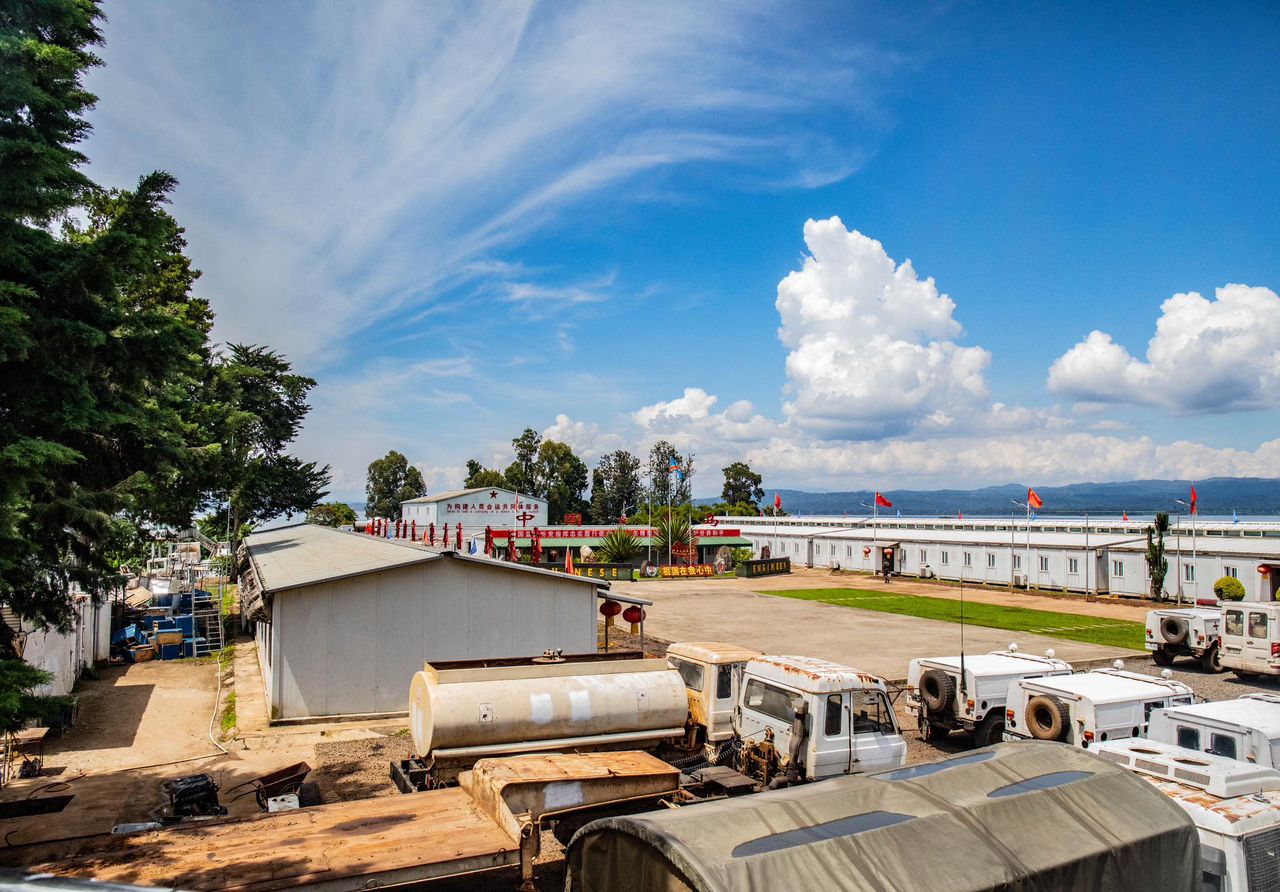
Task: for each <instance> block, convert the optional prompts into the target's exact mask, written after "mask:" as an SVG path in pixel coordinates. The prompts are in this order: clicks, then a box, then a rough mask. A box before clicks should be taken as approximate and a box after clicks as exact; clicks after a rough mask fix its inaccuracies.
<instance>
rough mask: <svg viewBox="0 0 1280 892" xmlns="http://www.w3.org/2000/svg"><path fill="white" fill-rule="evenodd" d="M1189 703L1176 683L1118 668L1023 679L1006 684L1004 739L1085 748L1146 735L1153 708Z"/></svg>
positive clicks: (1189, 695) (1184, 688) (1188, 696)
mask: <svg viewBox="0 0 1280 892" xmlns="http://www.w3.org/2000/svg"><path fill="white" fill-rule="evenodd" d="M1117 662H1118V661H1117ZM1164 672H1165V674H1166V675H1172V673H1171V672H1169V670H1168V669H1165V670H1164ZM1193 702H1195V694H1194V692H1193V691H1192V690H1191V688H1189V687H1188V686H1187V685H1185V684H1183V683H1182V682H1180V681H1173V680H1172V679H1171V678H1154V677H1152V676H1150V675H1140V674H1138V673H1136V672H1126V671H1124V670H1123V669H1121V668H1115V669H1097V670H1094V671H1093V672H1077V673H1076V674H1075V675H1064V676H1059V677H1053V678H1022V679H1018V680H1017V681H1014V682H1012V683H1011V684H1010V685H1009V694H1008V697H1007V699H1006V703H1005V711H1004V715H1005V729H1004V739H1005V740H1029V739H1034V740H1054V741H1059V742H1061V743H1069V744H1071V745H1072V746H1080V747H1087V746H1089V745H1090V744H1091V743H1093V742H1094V741H1103V740H1118V739H1123V738H1126V737H1145V736H1146V731H1147V723H1148V722H1149V721H1150V720H1151V714H1152V713H1153V712H1154V711H1155V710H1157V709H1161V708H1163V707H1166V706H1179V705H1189V704H1191V703H1193Z"/></svg>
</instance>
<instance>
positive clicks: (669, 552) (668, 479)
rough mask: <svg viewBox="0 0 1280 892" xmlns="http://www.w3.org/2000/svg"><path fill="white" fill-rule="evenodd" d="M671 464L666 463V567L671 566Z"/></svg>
mask: <svg viewBox="0 0 1280 892" xmlns="http://www.w3.org/2000/svg"><path fill="white" fill-rule="evenodd" d="M671 530H672V523H671V463H670V462H668V463H667V566H668V567H669V566H671Z"/></svg>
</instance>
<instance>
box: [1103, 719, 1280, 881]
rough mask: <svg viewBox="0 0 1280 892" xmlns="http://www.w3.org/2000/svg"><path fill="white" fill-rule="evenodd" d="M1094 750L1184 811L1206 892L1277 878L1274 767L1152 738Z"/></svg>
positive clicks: (1279, 832)
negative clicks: (1197, 846) (1192, 827)
mask: <svg viewBox="0 0 1280 892" xmlns="http://www.w3.org/2000/svg"><path fill="white" fill-rule="evenodd" d="M1093 752H1095V753H1097V754H1098V755H1099V756H1101V757H1102V758H1104V759H1109V760H1111V761H1113V762H1117V763H1119V764H1121V765H1124V766H1125V767H1126V768H1128V769H1130V770H1131V771H1133V772H1134V773H1136V774H1138V775H1140V776H1141V777H1142V778H1143V779H1145V780H1147V781H1149V782H1150V783H1151V784H1152V785H1153V786H1155V787H1156V789H1158V790H1160V792H1162V793H1164V794H1165V795H1166V796H1168V797H1169V798H1170V799H1172V800H1173V801H1174V802H1176V803H1177V804H1178V805H1179V806H1181V807H1182V809H1183V810H1184V811H1185V812H1186V813H1187V815H1188V816H1189V817H1190V818H1191V820H1192V822H1193V823H1195V825H1196V832H1197V834H1198V835H1199V837H1200V858H1201V865H1202V870H1203V875H1202V877H1201V879H1202V883H1203V885H1202V888H1203V889H1204V890H1205V892H1210V890H1213V892H1227V890H1232V892H1245V890H1250V889H1274V888H1276V886H1277V883H1280V772H1278V771H1276V770H1274V769H1271V768H1262V767H1260V766H1257V765H1249V764H1246V763H1242V762H1239V761H1236V760H1234V759H1228V758H1225V757H1223V756H1215V755H1211V754H1205V753H1200V752H1195V751H1192V750H1188V749H1184V748H1182V747H1177V746H1171V745H1169V744H1167V743H1157V742H1155V741H1151V740H1121V741H1108V742H1106V743H1100V744H1098V745H1097V747H1095V749H1094V750H1093Z"/></svg>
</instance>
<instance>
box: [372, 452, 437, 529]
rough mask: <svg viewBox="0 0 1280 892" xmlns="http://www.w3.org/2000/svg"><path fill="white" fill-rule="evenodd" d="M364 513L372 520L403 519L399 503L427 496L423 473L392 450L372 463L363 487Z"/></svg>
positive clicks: (400, 454)
mask: <svg viewBox="0 0 1280 892" xmlns="http://www.w3.org/2000/svg"><path fill="white" fill-rule="evenodd" d="M364 494H365V506H364V510H365V514H367V515H368V516H369V517H390V518H397V519H398V518H399V517H400V503H401V502H407V501H408V500H409V499H416V498H419V497H420V496H425V495H426V494H427V484H426V481H424V480H423V479H422V472H421V471H419V470H418V469H417V468H416V467H414V466H413V465H411V464H409V460H408V459H407V458H405V457H404V455H403V454H402V453H399V452H396V451H395V450H394V449H392V450H391V451H390V452H388V453H387V454H386V455H384V456H383V457H382V458H379V459H376V460H374V461H372V462H370V463H369V472H368V478H367V482H366V483H365V487H364Z"/></svg>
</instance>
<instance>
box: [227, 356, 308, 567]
mask: <svg viewBox="0 0 1280 892" xmlns="http://www.w3.org/2000/svg"><path fill="white" fill-rule="evenodd" d="M210 378H211V380H210V385H209V388H208V393H207V397H206V398H207V400H208V402H207V418H208V423H209V424H210V426H211V427H213V428H214V429H215V430H217V431H218V433H219V444H218V446H219V455H218V459H217V462H216V469H217V473H216V478H215V479H214V481H213V485H212V487H211V490H210V497H211V498H212V499H213V500H214V501H215V502H224V500H225V505H226V506H227V507H228V508H229V510H230V512H231V522H230V529H231V540H232V541H231V546H232V553H233V554H234V553H235V547H236V545H237V543H238V540H239V537H240V531H241V529H242V528H243V527H245V526H246V525H247V526H250V527H252V526H254V525H256V524H258V523H261V522H262V521H264V520H270V519H271V518H273V517H279V516H280V515H282V514H294V513H297V512H300V511H306V510H308V509H309V508H311V506H313V505H315V504H316V503H317V502H318V501H320V499H322V498H323V497H324V496H325V495H327V493H326V491H325V488H326V487H327V486H328V485H329V467H328V465H325V466H324V467H319V466H317V465H316V463H315V462H305V461H303V460H302V459H300V458H298V457H297V456H295V455H291V454H290V453H289V452H288V451H287V450H288V449H289V446H290V444H292V443H293V441H294V440H295V439H296V438H297V436H298V433H299V431H301V429H302V422H303V420H304V419H305V418H306V416H307V413H308V412H309V411H310V410H311V406H310V405H309V404H308V403H307V395H308V394H309V393H310V392H311V388H313V387H315V384H316V382H315V379H314V378H308V377H307V376H305V375H298V374H295V373H294V371H293V366H292V365H291V364H290V363H289V361H288V360H287V359H285V358H284V357H283V356H281V355H280V354H279V353H277V352H276V351H274V350H272V349H270V348H268V347H260V346H257V345H253V344H228V345H227V349H226V352H225V353H223V354H222V355H220V356H219V357H218V358H217V360H216V363H215V366H214V368H213V371H212V374H211V376H210Z"/></svg>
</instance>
